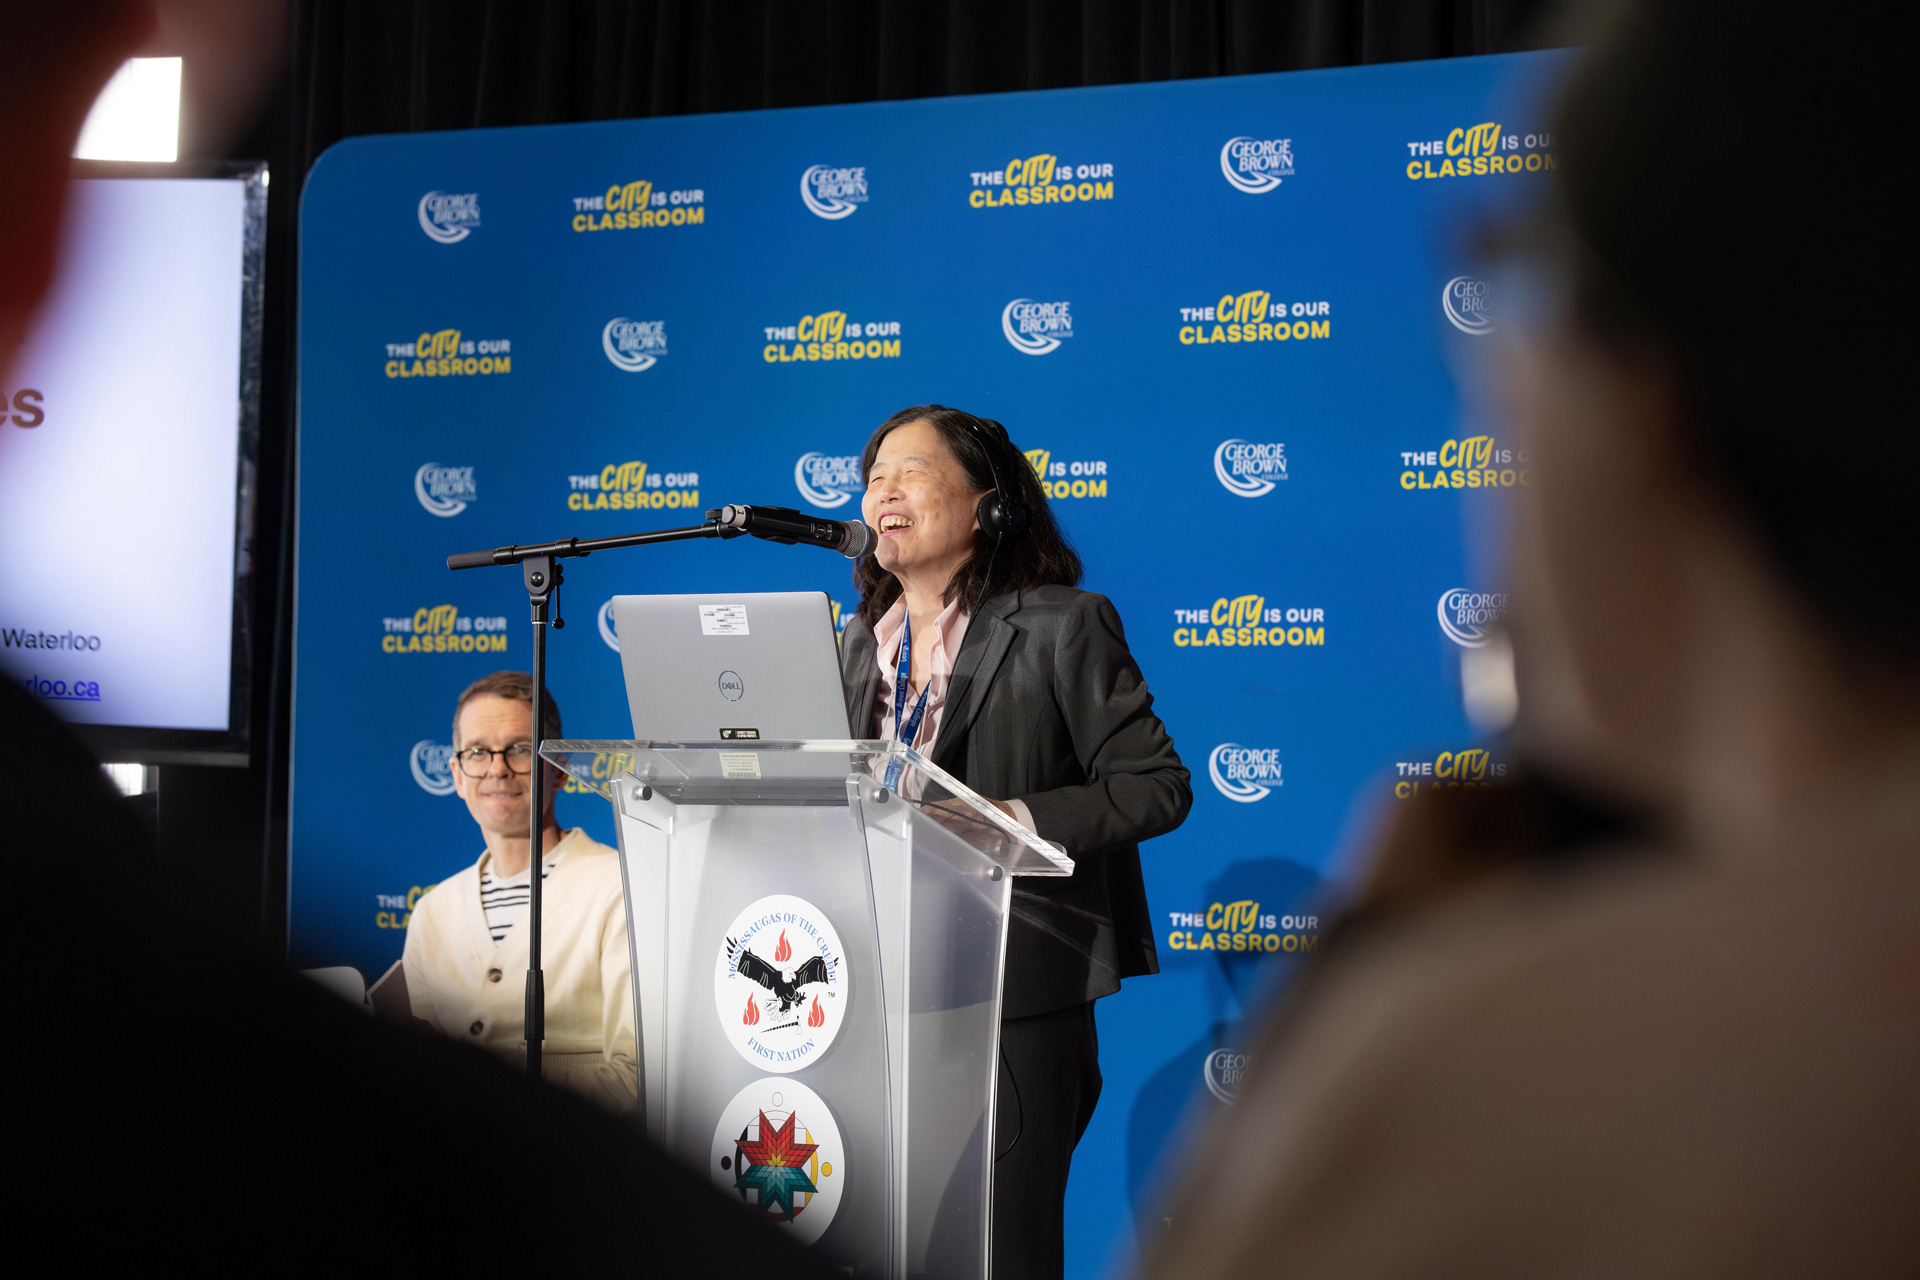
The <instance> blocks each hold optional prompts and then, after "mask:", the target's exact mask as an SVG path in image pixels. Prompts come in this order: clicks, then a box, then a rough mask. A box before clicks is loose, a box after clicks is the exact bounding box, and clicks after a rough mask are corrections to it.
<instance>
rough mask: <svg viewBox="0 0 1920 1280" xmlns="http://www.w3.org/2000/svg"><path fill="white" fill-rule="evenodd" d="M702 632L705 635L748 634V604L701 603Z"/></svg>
mask: <svg viewBox="0 0 1920 1280" xmlns="http://www.w3.org/2000/svg"><path fill="white" fill-rule="evenodd" d="M700 634H701V635H703V636H744V635H746V634H747V606H745V605H743V604H703V605H701V606H700Z"/></svg>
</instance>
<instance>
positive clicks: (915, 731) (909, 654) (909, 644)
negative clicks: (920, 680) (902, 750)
mask: <svg viewBox="0 0 1920 1280" xmlns="http://www.w3.org/2000/svg"><path fill="white" fill-rule="evenodd" d="M912 676H913V619H911V618H907V619H904V620H903V621H902V622H901V623H900V661H899V662H898V663H896V664H895V665H894V673H893V736H894V738H895V739H896V740H898V741H899V742H900V743H901V745H903V746H908V747H911V746H912V745H913V740H914V739H915V738H916V737H918V736H919V733H920V717H921V716H924V715H925V714H926V713H927V695H928V694H930V693H932V692H933V676H932V674H931V673H929V674H928V676H927V687H926V688H924V689H922V690H921V691H920V700H919V701H918V702H916V703H914V704H913V714H912V715H910V716H908V717H907V718H906V719H905V720H902V719H901V718H900V709H901V708H902V707H904V706H906V705H907V691H908V690H909V689H911V688H912V687H913V683H912ZM906 764H907V762H906V761H904V760H902V759H900V758H899V757H898V756H895V757H894V758H893V759H892V760H889V761H888V762H887V775H886V778H885V786H886V788H887V790H889V791H897V790H899V788H900V774H901V772H902V770H904V769H905V768H906Z"/></svg>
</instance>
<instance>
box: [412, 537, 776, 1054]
mask: <svg viewBox="0 0 1920 1280" xmlns="http://www.w3.org/2000/svg"><path fill="white" fill-rule="evenodd" d="M745 532H746V531H745V530H744V529H736V528H733V527H732V526H730V525H725V524H722V523H721V522H720V512H719V510H718V509H715V510H713V511H709V512H707V519H706V523H704V524H697V525H691V526H688V527H687V528H684V529H655V530H653V531H651V532H649V533H627V534H620V535H618V536H616V537H611V538H562V539H560V540H559V541H558V542H538V543H534V544H533V545H531V546H525V547H495V548H494V549H493V550H491V551H463V552H460V553H459V554H458V555H451V556H448V557H447V568H449V569H479V568H484V567H485V566H487V565H505V564H517V565H519V566H520V576H521V581H523V582H524V583H525V584H526V588H527V600H528V602H529V603H530V604H531V605H532V606H533V756H534V770H533V796H532V803H533V811H532V821H531V822H530V823H529V826H530V828H531V829H530V831H529V832H528V835H529V839H528V842H527V843H528V846H529V852H530V853H531V854H532V868H531V870H530V871H529V872H528V874H527V887H528V902H527V1009H526V1027H527V1074H528V1075H530V1076H532V1077H534V1078H535V1079H536V1080H537V1079H539V1077H540V1051H541V1046H542V1044H543V1042H544V1041H545V1040H546V1027H547V992H546V982H545V977H544V975H543V974H542V972H541V969H540V905H541V892H540V890H541V884H540V881H541V878H542V876H543V875H544V873H545V859H546V850H545V848H543V847H542V846H543V845H544V844H545V836H546V824H545V818H546V791H547V788H546V781H547V765H546V761H545V760H543V759H542V758H541V757H540V743H541V741H542V739H543V737H544V736H545V733H546V701H547V608H548V605H549V604H551V605H552V606H553V627H554V630H556V631H558V630H559V629H561V628H562V627H564V626H566V622H565V621H564V620H563V619H562V618H561V617H560V606H559V599H558V596H557V594H556V593H557V592H558V591H559V589H560V582H561V578H562V573H561V566H560V562H561V561H562V560H564V559H568V558H571V557H575V556H588V555H592V554H593V553H594V552H596V551H611V550H613V549H614V548H616V547H643V546H646V545H648V544H650V543H655V542H684V541H686V540H687V539H690V538H738V537H740V536H741V535H742V534H743V533H745Z"/></svg>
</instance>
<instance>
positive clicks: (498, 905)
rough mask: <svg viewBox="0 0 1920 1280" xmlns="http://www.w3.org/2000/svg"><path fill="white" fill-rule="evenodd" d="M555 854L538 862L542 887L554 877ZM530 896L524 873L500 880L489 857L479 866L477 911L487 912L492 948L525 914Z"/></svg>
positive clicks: (531, 892)
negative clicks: (478, 901) (548, 879)
mask: <svg viewBox="0 0 1920 1280" xmlns="http://www.w3.org/2000/svg"><path fill="white" fill-rule="evenodd" d="M553 864H554V855H553V854H551V853H550V854H548V855H547V856H546V857H545V858H543V859H542V860H541V863H540V882H541V883H542V884H545V883H546V881H547V878H548V877H549V876H551V875H552V874H553ZM532 894H533V887H532V883H531V882H530V881H529V880H528V878H527V873H526V872H525V871H522V872H521V873H520V874H519V875H517V876H507V877H505V878H501V877H499V876H496V875H494V874H493V859H492V858H488V859H487V860H486V861H484V862H482V863H481V864H480V909H481V910H482V911H484V912H486V913H487V930H488V932H490V933H491V934H493V941H494V945H495V946H498V945H499V944H500V943H501V942H503V941H505V940H506V936H507V935H508V934H509V933H511V932H512V931H513V926H515V925H516V924H519V923H520V922H521V921H522V920H523V919H525V918H526V915H527V903H528V902H529V901H531V899H532Z"/></svg>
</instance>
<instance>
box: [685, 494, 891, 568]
mask: <svg viewBox="0 0 1920 1280" xmlns="http://www.w3.org/2000/svg"><path fill="white" fill-rule="evenodd" d="M720 523H721V524H722V525H725V526H726V527H728V528H730V529H738V530H739V531H740V532H742V533H750V534H752V535H753V536H754V537H756V538H765V539H766V540H767V541H769V542H784V543H789V544H791V543H796V542H804V543H806V544H807V545H808V546H813V547H826V548H828V549H829V550H832V551H838V552H839V553H840V554H841V555H843V556H845V557H846V558H847V559H849V560H858V559H859V558H860V557H861V556H863V555H865V554H867V552H869V551H871V550H872V549H873V544H874V541H875V539H876V537H877V535H876V534H875V533H874V531H873V530H872V529H871V528H869V527H868V526H867V525H866V524H865V523H863V522H862V521H859V520H822V519H820V518H819V517H818V516H810V515H808V514H807V513H806V512H804V511H795V510H793V509H792V508H790V507H743V506H725V507H722V508H720Z"/></svg>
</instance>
